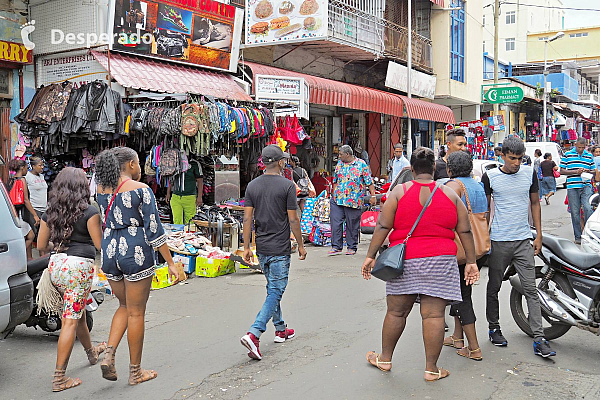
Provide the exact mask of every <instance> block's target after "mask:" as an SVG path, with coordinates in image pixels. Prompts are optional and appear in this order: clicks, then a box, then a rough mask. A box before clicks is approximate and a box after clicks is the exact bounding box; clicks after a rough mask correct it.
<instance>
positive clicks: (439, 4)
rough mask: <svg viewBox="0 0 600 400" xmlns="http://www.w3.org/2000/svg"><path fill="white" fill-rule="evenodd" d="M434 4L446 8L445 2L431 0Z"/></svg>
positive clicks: (442, 0)
mask: <svg viewBox="0 0 600 400" xmlns="http://www.w3.org/2000/svg"><path fill="white" fill-rule="evenodd" d="M430 1H431V2H432V3H433V4H437V5H438V6H440V7H444V0H430Z"/></svg>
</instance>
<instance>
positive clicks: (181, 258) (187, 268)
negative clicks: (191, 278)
mask: <svg viewBox="0 0 600 400" xmlns="http://www.w3.org/2000/svg"><path fill="white" fill-rule="evenodd" d="M196 258H197V256H192V255H188V254H182V253H173V261H174V262H180V263H182V264H183V271H184V272H185V273H186V274H193V273H194V272H196Z"/></svg>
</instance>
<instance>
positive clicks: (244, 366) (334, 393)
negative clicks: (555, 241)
mask: <svg viewBox="0 0 600 400" xmlns="http://www.w3.org/2000/svg"><path fill="white" fill-rule="evenodd" d="M565 194H566V191H564V190H560V191H559V192H558V194H557V196H556V197H555V198H554V199H553V204H552V205H550V206H545V205H543V206H542V209H543V220H544V227H545V228H544V229H545V231H547V232H550V233H555V234H558V235H560V236H563V237H566V238H569V239H572V230H571V226H570V219H569V216H568V214H567V213H566V207H565V206H564V205H563V204H562V202H563V200H564V197H565ZM367 246H368V238H367V237H363V240H362V242H361V244H360V247H359V252H358V254H357V255H356V256H353V257H348V256H344V255H341V256H337V257H333V258H330V257H327V255H326V252H327V249H324V248H309V249H308V251H309V254H308V258H307V260H306V261H303V262H301V261H298V260H297V258H294V260H293V262H292V269H291V273H290V282H289V285H288V289H287V291H286V293H285V296H284V298H283V302H282V310H283V315H284V318H285V320H286V322H287V323H288V324H289V327H291V328H294V329H296V331H297V336H296V338H294V339H292V340H291V341H288V342H287V343H284V344H275V343H273V342H272V340H273V335H274V332H273V327H272V326H270V327H269V328H268V330H267V332H266V333H265V334H264V335H263V337H262V342H261V351H262V354H263V357H264V358H263V360H262V361H259V362H257V361H252V360H250V359H249V358H248V357H247V356H246V351H245V349H244V348H243V347H242V346H241V345H240V343H239V338H240V337H241V336H242V335H243V334H244V333H245V332H246V330H247V329H248V327H249V326H250V325H251V324H252V322H253V319H254V317H255V315H256V313H257V312H258V310H259V308H260V306H261V305H262V301H263V299H264V296H265V289H264V285H265V282H264V277H263V276H262V275H261V274H258V273H255V272H252V271H249V270H242V271H238V272H237V273H236V274H233V275H228V276H225V277H219V278H214V279H206V278H194V279H190V280H188V283H185V284H181V285H178V286H176V287H172V288H168V289H163V290H159V291H155V292H152V293H151V299H150V301H149V303H148V312H147V316H146V321H147V323H146V341H145V348H144V357H143V361H142V366H143V367H146V368H153V369H155V370H157V371H158V374H159V376H158V378H157V379H156V380H154V381H152V382H148V383H144V384H142V385H139V386H136V387H129V386H128V385H127V376H128V366H127V365H128V350H127V346H126V343H125V342H123V343H122V345H121V347H119V349H118V350H117V370H118V373H119V374H120V375H119V380H118V381H117V382H109V381H106V380H103V379H102V378H101V375H100V368H99V366H93V367H91V366H89V365H88V364H87V359H86V357H85V353H84V352H83V350H82V348H81V346H80V345H79V343H76V344H75V349H74V351H73V354H72V356H71V362H70V364H69V368H68V374H69V375H70V376H73V377H80V378H81V379H82V380H83V384H82V385H81V386H80V387H77V388H74V389H71V390H67V391H65V392H62V393H59V394H51V392H50V388H51V377H52V372H53V368H54V362H55V356H56V354H55V352H56V342H57V338H58V335H57V334H47V333H45V332H42V331H40V330H35V329H33V328H25V327H19V328H18V329H17V330H16V331H15V332H14V333H13V334H12V335H11V336H9V337H8V338H7V339H5V340H0V393H1V394H0V397H1V398H3V399H47V398H51V399H63V398H65V399H87V398H102V399H133V398H139V399H142V398H143V399H190V398H194V399H197V398H203V399H206V398H215V399H238V398H248V399H282V398H286V399H325V398H331V399H379V398H381V399H388V398H389V399H392V398H393V399H412V398H415V399H453V398H460V399H465V400H466V399H511V400H512V399H525V398H527V399H546V398H548V399H558V398H565V399H566V398H569V399H575V398H586V399H595V398H600V383H599V382H600V379H598V378H599V376H598V375H600V363H599V362H598V359H599V356H600V346H599V344H600V338H598V337H596V336H594V335H593V334H591V333H589V332H584V331H579V330H577V329H576V328H572V329H571V331H569V332H568V333H567V334H566V335H565V336H563V337H562V338H560V339H557V340H555V341H554V342H553V343H552V345H553V347H554V349H555V350H556V351H557V352H558V356H557V357H555V358H553V359H549V360H545V359H541V358H539V357H537V356H534V355H533V350H532V341H531V339H530V338H529V337H528V336H526V335H525V334H523V333H522V332H521V331H520V330H519V329H518V327H517V326H516V324H515V323H514V322H513V320H512V317H511V314H510V309H509V305H508V296H509V292H510V287H509V285H508V284H507V283H506V284H505V286H503V288H502V291H501V304H502V306H501V323H502V327H503V332H504V334H505V336H506V337H507V339H508V341H509V346H508V347H507V348H496V347H494V346H493V345H492V344H491V343H490V342H489V341H487V340H486V339H487V324H486V323H485V300H484V299H485V283H486V282H487V270H485V269H484V270H483V271H482V279H481V284H479V285H477V286H475V287H474V303H475V311H476V314H477V316H478V317H479V318H480V320H479V322H478V323H477V331H478V334H479V337H480V342H481V347H482V349H483V358H484V359H483V361H481V362H475V361H470V360H467V359H464V358H462V357H459V356H457V355H456V354H455V353H454V351H452V350H451V349H450V348H444V349H443V351H442V355H441V357H440V361H439V365H440V366H443V367H444V368H447V369H449V370H450V371H451V373H452V375H451V376H450V377H449V378H448V379H444V380H443V381H440V382H436V383H426V382H424V381H423V370H424V366H425V362H424V350H423V343H422V340H421V324H420V316H419V312H418V306H415V310H414V311H413V312H412V314H411V315H410V316H409V319H408V323H407V327H406V330H405V332H404V335H403V336H402V338H401V339H400V341H399V343H398V346H397V348H396V352H395V354H394V359H393V362H394V367H393V370H392V372H391V373H383V372H380V371H379V370H377V369H375V368H373V367H371V366H369V365H368V364H367V362H366V361H365V353H366V352H367V351H369V350H375V351H377V352H379V351H380V349H381V342H380V340H381V325H382V321H383V317H384V314H385V288H384V283H383V282H380V281H378V280H376V279H373V280H371V281H369V282H365V281H364V280H363V279H362V277H361V276H360V273H359V270H360V266H361V264H362V261H363V260H364V256H365V252H366V248H367ZM116 306H117V302H116V300H115V299H109V300H108V301H106V302H105V303H104V304H103V305H102V306H101V307H100V309H99V311H97V312H96V313H95V315H94V317H95V325H94V330H93V332H92V339H93V340H94V341H98V342H99V341H103V340H106V339H107V336H108V329H109V325H110V319H111V317H112V313H113V312H114V310H115V308H116ZM447 321H448V322H450V325H451V328H452V322H451V319H450V318H447Z"/></svg>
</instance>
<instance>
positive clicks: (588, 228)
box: [581, 193, 600, 254]
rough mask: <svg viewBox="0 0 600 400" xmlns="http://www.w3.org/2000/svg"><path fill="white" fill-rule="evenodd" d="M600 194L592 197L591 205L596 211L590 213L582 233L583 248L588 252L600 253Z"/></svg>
mask: <svg viewBox="0 0 600 400" xmlns="http://www.w3.org/2000/svg"><path fill="white" fill-rule="evenodd" d="M599 203H600V194H598V193H595V194H594V195H592V197H590V205H591V206H592V210H594V212H593V213H592V215H590V218H588V220H587V222H586V223H585V227H584V228H583V232H582V233H581V248H582V249H583V250H584V251H587V252H588V253H594V254H600V211H598V204H599Z"/></svg>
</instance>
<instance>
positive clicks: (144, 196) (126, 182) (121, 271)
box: [96, 147, 179, 385]
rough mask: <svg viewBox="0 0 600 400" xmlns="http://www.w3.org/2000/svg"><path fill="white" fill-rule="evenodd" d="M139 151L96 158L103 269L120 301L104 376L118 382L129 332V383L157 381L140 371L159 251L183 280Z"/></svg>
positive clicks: (123, 150) (120, 150) (119, 149)
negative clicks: (120, 352) (143, 177)
mask: <svg viewBox="0 0 600 400" xmlns="http://www.w3.org/2000/svg"><path fill="white" fill-rule="evenodd" d="M140 174H141V168H140V162H139V159H138V155H137V153H136V152H135V151H134V150H132V149H130V148H128V147H117V148H114V149H111V150H106V151H104V152H102V153H101V154H99V155H98V157H97V158H96V181H97V182H98V194H97V200H98V204H99V205H100V212H101V216H102V219H103V223H104V234H103V237H102V271H104V273H105V274H106V277H107V278H108V279H110V281H111V288H112V289H113V292H114V293H115V295H116V296H117V298H118V299H119V303H120V306H119V308H118V309H117V311H116V312H115V315H114V317H113V320H112V325H111V329H110V336H109V338H108V346H107V348H106V352H105V356H104V360H103V361H102V364H101V368H102V376H103V377H104V378H105V379H108V380H112V381H114V380H117V371H116V368H115V351H116V349H117V346H118V345H119V342H120V341H121V339H122V337H123V334H124V333H125V331H126V330H127V331H128V333H127V341H128V343H129V384H130V385H137V384H138V383H142V382H145V381H148V380H150V379H154V378H156V376H157V373H156V371H153V370H144V369H141V367H140V362H141V359H142V347H143V342H144V315H145V312H146V303H147V301H148V296H149V294H150V285H151V281H152V275H153V273H154V264H155V249H156V250H158V251H159V252H160V254H161V255H162V256H163V258H164V259H165V260H166V261H167V264H168V266H169V273H170V275H171V276H173V277H174V279H176V280H178V278H179V276H178V273H177V270H176V269H175V265H174V264H173V259H172V257H171V253H170V252H169V248H168V247H167V244H166V235H165V232H164V229H163V227H162V224H161V223H160V219H159V216H158V210H157V208H156V200H155V198H154V194H153V193H152V191H151V190H150V188H149V187H148V186H147V185H145V184H143V183H140V182H137V180H139V178H140Z"/></svg>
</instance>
